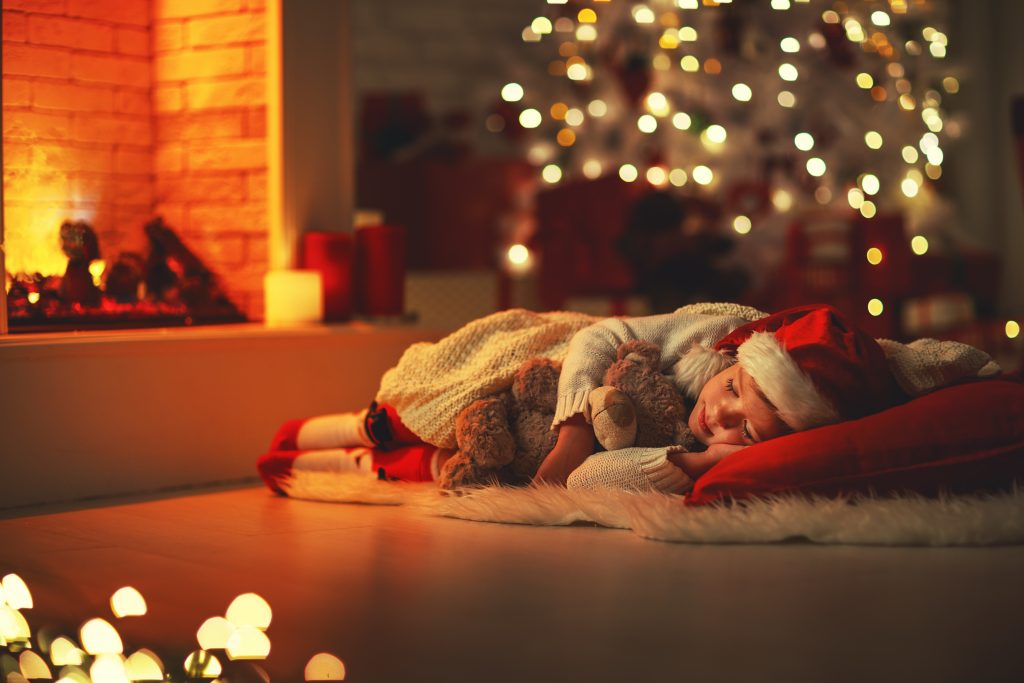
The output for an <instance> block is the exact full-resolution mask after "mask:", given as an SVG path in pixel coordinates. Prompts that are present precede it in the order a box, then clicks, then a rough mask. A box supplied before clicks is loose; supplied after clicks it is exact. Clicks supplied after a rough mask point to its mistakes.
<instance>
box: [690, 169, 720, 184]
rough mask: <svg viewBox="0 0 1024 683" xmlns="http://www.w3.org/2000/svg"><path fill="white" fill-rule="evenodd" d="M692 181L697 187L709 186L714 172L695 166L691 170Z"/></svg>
mask: <svg viewBox="0 0 1024 683" xmlns="http://www.w3.org/2000/svg"><path fill="white" fill-rule="evenodd" d="M692 176H693V181H694V182H695V183H697V184H698V185H710V184H711V183H712V182H713V181H714V179H715V174H714V172H713V171H712V170H711V169H710V168H708V167H707V166H697V167H695V168H694V169H693V173H692Z"/></svg>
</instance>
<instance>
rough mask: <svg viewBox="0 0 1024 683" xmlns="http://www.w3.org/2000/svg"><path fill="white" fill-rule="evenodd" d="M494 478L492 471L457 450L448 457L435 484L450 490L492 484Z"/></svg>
mask: <svg viewBox="0 0 1024 683" xmlns="http://www.w3.org/2000/svg"><path fill="white" fill-rule="evenodd" d="M495 478H496V477H495V473H494V472H493V471H491V470H489V469H485V468H482V467H480V466H479V465H477V464H476V463H475V462H473V461H472V460H471V459H470V458H469V456H467V455H466V454H465V453H461V452H459V453H456V454H455V455H453V456H452V457H450V458H448V462H446V463H445V464H444V466H443V467H442V468H441V474H440V476H439V477H438V480H437V485H438V486H439V487H440V488H441V489H443V490H446V491H451V490H454V489H459V488H466V487H471V486H486V485H489V484H493V483H494V481H495Z"/></svg>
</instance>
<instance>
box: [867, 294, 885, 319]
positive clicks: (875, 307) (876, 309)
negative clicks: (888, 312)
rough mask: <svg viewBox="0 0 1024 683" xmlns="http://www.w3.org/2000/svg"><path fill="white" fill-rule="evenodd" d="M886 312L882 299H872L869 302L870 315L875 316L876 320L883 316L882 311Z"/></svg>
mask: <svg viewBox="0 0 1024 683" xmlns="http://www.w3.org/2000/svg"><path fill="white" fill-rule="evenodd" d="M884 310H885V305H884V304H883V303H882V300H881V299H872V300H871V301H869V302H868V313H870V314H871V315H873V316H875V317H876V318H877V317H878V316H880V315H882V311H884Z"/></svg>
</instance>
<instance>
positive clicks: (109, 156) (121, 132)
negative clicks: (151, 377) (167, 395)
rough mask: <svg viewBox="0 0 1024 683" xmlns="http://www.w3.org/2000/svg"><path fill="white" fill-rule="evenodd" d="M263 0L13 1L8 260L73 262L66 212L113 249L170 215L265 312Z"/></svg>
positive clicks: (7, 107)
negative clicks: (65, 237) (63, 237)
mask: <svg viewBox="0 0 1024 683" xmlns="http://www.w3.org/2000/svg"><path fill="white" fill-rule="evenodd" d="M264 9H265V8H264V0H3V81H4V82H3V119H4V120H3V153H4V217H5V230H6V235H5V240H6V252H7V264H6V265H7V269H8V270H9V271H10V272H20V271H27V272H35V271H41V272H44V273H48V274H51V273H52V274H59V273H61V272H63V269H64V265H65V259H64V256H63V255H62V254H61V253H60V248H59V240H58V238H57V230H58V228H59V225H60V222H61V221H62V220H64V219H65V218H83V219H86V220H88V221H89V222H90V223H92V225H93V226H94V227H95V228H96V230H97V232H98V234H99V237H100V247H101V250H102V252H103V257H104V258H106V259H112V258H114V257H116V255H117V253H118V252H120V251H122V250H134V251H144V250H145V248H146V244H145V239H144V236H143V233H142V225H143V224H144V223H145V222H146V221H147V220H149V219H150V218H152V217H153V215H155V214H161V215H163V216H164V217H165V218H166V219H167V221H168V222H169V224H170V225H171V226H172V227H174V228H175V229H176V230H178V232H179V234H180V235H181V236H182V237H183V238H184V240H185V242H186V244H188V245H189V246H190V247H191V248H192V249H193V250H194V251H196V252H197V253H198V254H199V256H200V257H201V258H203V260H204V261H206V263H207V264H208V265H209V266H210V267H211V268H212V269H213V270H215V271H216V272H218V273H219V274H221V275H222V276H223V280H224V284H225V286H226V288H227V289H228V292H229V294H230V295H231V296H232V298H233V299H234V300H235V302H236V303H238V304H239V305H240V306H241V307H242V308H243V310H245V311H246V312H247V313H248V314H249V315H250V316H251V317H254V318H258V317H260V316H261V315H262V281H261V278H262V275H263V272H264V271H265V270H266V267H267V254H266V251H267V210H266V190H265V186H266V173H267V155H266V144H265V134H266V130H265V128H266V126H265V112H266V107H265V90H266V89H265V83H264V81H265V72H266V67H265V54H264V42H265V40H264V32H265V26H264Z"/></svg>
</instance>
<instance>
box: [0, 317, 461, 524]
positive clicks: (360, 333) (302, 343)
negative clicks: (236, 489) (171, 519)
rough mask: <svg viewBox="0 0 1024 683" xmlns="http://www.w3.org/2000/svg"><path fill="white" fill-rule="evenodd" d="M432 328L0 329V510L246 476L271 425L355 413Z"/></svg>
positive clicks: (434, 333) (431, 336) (433, 334)
mask: <svg viewBox="0 0 1024 683" xmlns="http://www.w3.org/2000/svg"><path fill="white" fill-rule="evenodd" d="M442 334H443V332H441V331H438V330H431V329H426V328H423V327H416V326H407V325H403V326H398V325H396V326H386V325H370V324H366V323H351V324H347V325H331V326H328V325H314V326H308V327H301V328H272V327H265V326H263V325H256V324H253V325H230V326H211V327H201V328H200V327H197V328H181V329H149V330H127V331H116V332H81V333H68V334H45V335H14V336H7V337H0V462H2V467H3V478H2V482H3V483H2V488H0V509H3V510H5V511H6V513H7V514H11V513H14V514H17V513H18V509H21V510H22V511H26V512H27V511H28V510H30V509H31V508H32V506H38V505H42V504H48V503H76V502H77V503H81V502H83V501H86V500H88V499H91V498H102V497H111V496H123V495H132V494H145V493H150V492H156V491H161V490H172V489H176V488H185V487H202V486H210V485H214V484H223V483H231V482H244V481H255V460H256V457H257V456H258V455H259V454H260V453H262V452H263V450H265V449H266V447H267V444H268V443H269V441H270V438H271V436H272V435H273V433H274V430H275V429H276V428H277V426H278V425H279V424H280V423H281V422H283V421H284V420H287V419H291V418H296V417H303V416H308V415H313V414H319V413H327V412H335V411H341V410H352V409H358V408H360V407H363V406H365V405H366V404H367V403H368V402H369V400H370V399H371V398H372V397H373V394H374V392H375V391H376V388H377V384H378V382H379V379H380V375H381V373H382V372H384V371H385V370H386V369H387V368H389V367H391V366H392V365H394V363H395V362H396V361H397V360H398V358H399V356H400V355H401V353H402V351H403V350H404V349H405V348H406V347H408V346H409V345H410V344H412V343H414V342H418V341H429V340H436V339H438V338H440V337H441V336H442Z"/></svg>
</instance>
